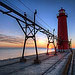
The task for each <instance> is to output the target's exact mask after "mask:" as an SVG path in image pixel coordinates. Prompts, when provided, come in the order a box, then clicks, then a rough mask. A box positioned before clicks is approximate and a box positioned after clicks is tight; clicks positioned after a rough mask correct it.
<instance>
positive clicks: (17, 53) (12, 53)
mask: <svg viewBox="0 0 75 75" xmlns="http://www.w3.org/2000/svg"><path fill="white" fill-rule="evenodd" d="M22 51H23V49H22V48H0V60H4V59H10V58H16V57H21V55H22ZM52 51H54V49H50V50H49V52H52ZM35 52H36V51H35V49H34V48H26V50H25V53H24V55H25V56H28V55H35ZM46 52H47V49H46V48H38V54H40V53H46Z"/></svg>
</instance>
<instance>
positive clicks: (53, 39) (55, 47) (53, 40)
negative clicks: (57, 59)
mask: <svg viewBox="0 0 75 75" xmlns="http://www.w3.org/2000/svg"><path fill="white" fill-rule="evenodd" d="M54 31H55V29H53V44H54V48H55V53H54V55H57V52H56V46H55V43H54Z"/></svg>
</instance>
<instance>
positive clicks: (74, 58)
mask: <svg viewBox="0 0 75 75" xmlns="http://www.w3.org/2000/svg"><path fill="white" fill-rule="evenodd" d="M72 74H73V75H75V50H73V73H72Z"/></svg>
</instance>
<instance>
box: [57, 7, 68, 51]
mask: <svg viewBox="0 0 75 75" xmlns="http://www.w3.org/2000/svg"><path fill="white" fill-rule="evenodd" d="M57 18H58V38H59V39H58V49H59V50H61V49H64V50H65V49H68V47H69V46H68V31H67V14H66V13H65V10H64V9H63V8H61V9H60V10H59V14H58V16H57Z"/></svg>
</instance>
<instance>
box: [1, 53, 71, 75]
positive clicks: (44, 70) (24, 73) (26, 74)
mask: <svg viewBox="0 0 75 75" xmlns="http://www.w3.org/2000/svg"><path fill="white" fill-rule="evenodd" d="M70 55H71V53H70V52H64V53H57V55H55V56H54V54H53V53H51V54H50V55H46V54H40V55H39V60H41V63H40V64H34V59H35V55H32V56H27V57H26V58H27V62H19V58H15V59H9V60H3V61H0V75H62V74H61V73H63V72H64V69H65V66H66V63H67V61H68V59H69V56H70Z"/></svg>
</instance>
